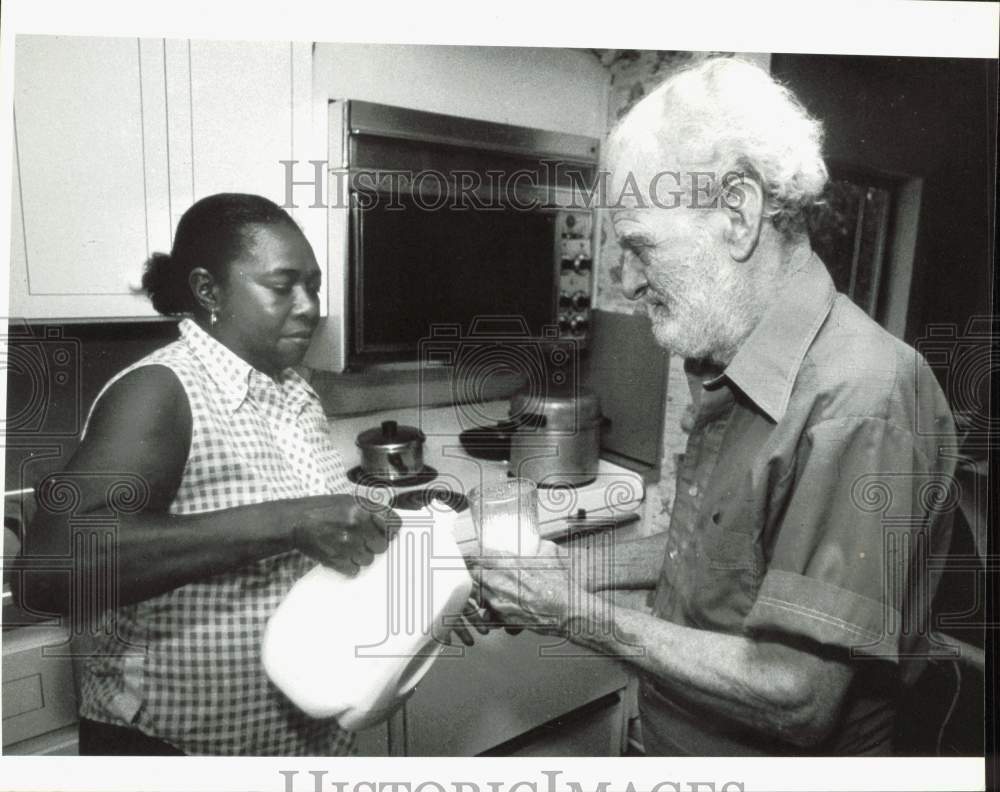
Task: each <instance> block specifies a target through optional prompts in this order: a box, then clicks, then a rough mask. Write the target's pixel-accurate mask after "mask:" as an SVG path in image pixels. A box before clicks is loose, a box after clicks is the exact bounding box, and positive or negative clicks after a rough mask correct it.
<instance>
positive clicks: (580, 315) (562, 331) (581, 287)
mask: <svg viewBox="0 0 1000 792" xmlns="http://www.w3.org/2000/svg"><path fill="white" fill-rule="evenodd" d="M593 236H594V224H593V216H592V214H591V213H590V212H587V211H571V210H562V211H560V212H559V213H558V215H557V218H556V259H557V264H558V270H559V335H560V336H561V337H563V338H576V339H579V340H583V339H585V338H586V337H587V334H588V330H589V328H590V308H591V304H592V302H593V290H594V259H593Z"/></svg>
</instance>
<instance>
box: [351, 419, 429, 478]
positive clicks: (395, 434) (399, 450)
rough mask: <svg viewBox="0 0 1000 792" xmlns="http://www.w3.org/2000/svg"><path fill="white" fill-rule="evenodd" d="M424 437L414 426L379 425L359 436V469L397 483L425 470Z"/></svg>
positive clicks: (385, 422)
mask: <svg viewBox="0 0 1000 792" xmlns="http://www.w3.org/2000/svg"><path fill="white" fill-rule="evenodd" d="M425 439H426V438H425V437H424V433H423V432H421V431H420V430H419V429H417V428H416V427H415V426H400V425H399V424H397V423H396V422H395V421H382V425H381V426H376V427H374V428H373V429H367V430H365V431H364V432H362V433H361V434H359V435H358V437H357V440H356V441H355V445H357V447H358V448H360V449H361V468H362V470H364V472H365V474H366V475H369V476H375V477H377V478H381V479H386V480H388V481H396V480H398V479H405V478H409V477H411V476H415V475H417V474H419V473H422V472H423V470H424V440H425Z"/></svg>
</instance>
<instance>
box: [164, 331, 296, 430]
mask: <svg viewBox="0 0 1000 792" xmlns="http://www.w3.org/2000/svg"><path fill="white" fill-rule="evenodd" d="M178 328H179V330H180V334H181V339H182V340H183V341H184V343H186V344H187V345H188V347H189V348H190V349H191V352H192V354H193V355H194V356H195V357H196V358H198V360H200V361H201V362H202V363H204V364H205V369H206V371H208V376H209V377H210V378H211V380H212V382H213V383H214V384H215V386H216V387H217V388H218V389H219V392H220V393H221V394H222V398H223V400H224V401H225V403H226V406H227V408H228V409H229V410H230V411H231V412H236V410H238V409H239V408H240V406H241V405H242V404H243V402H244V401H245V400H246V398H247V396H248V395H251V396H253V397H254V398H255V399H256V400H258V401H260V400H262V399H263V398H264V396H265V394H266V393H267V392H268V391H273V390H275V389H276V390H277V391H278V395H279V398H280V399H282V400H285V402H286V404H287V405H288V406H295V407H300V406H301V405H303V404H305V402H306V401H308V400H309V399H310V398H312V397H313V396H314V391H313V389H312V387H311V386H310V385H309V383H308V382H306V380H305V379H304V378H303V377H302V376H300V375H299V374H298V372H296V371H295V369H291V368H287V369H285V370H284V371H282V372H281V375H280V377H279V381H278V382H275V381H274V380H272V379H271V378H270V377H269V376H267V375H266V374H264V373H263V372H262V371H258V370H257V369H255V368H254V367H253V366H251V365H250V364H249V363H247V362H246V361H245V360H244V359H243V358H241V357H240V356H239V355H237V354H236V353H235V352H233V351H232V350H231V349H230V348H229V347H227V346H226V345H225V344H221V343H219V342H218V341H216V340H215V339H214V338H213V337H212V336H211V335H209V334H208V333H206V332H205V331H204V330H203V329H202V328H201V327H200V326H199V325H198V324H197V322H195V321H193V320H192V319H182V320H181V322H180V324H179V325H178Z"/></svg>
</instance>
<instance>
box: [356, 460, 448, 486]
mask: <svg viewBox="0 0 1000 792" xmlns="http://www.w3.org/2000/svg"><path fill="white" fill-rule="evenodd" d="M437 475H438V472H437V470H435V469H434V468H432V467H431V466H430V465H424V469H423V470H421V471H420V472H419V473H414V474H413V475H412V476H405V477H404V478H395V479H387V478H382V477H381V476H375V475H372V474H371V473H365V471H364V468H362V467H361V465H358V466H357V467H352V468H351V469H350V470H348V471H347V480H348V481H350V482H351V483H352V484H360V485H361V486H363V487H415V486H417V485H418V484H426V483H428V482H430V481H433V480H434V479H436V478H437Z"/></svg>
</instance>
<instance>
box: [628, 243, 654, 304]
mask: <svg viewBox="0 0 1000 792" xmlns="http://www.w3.org/2000/svg"><path fill="white" fill-rule="evenodd" d="M648 286H649V282H648V281H647V280H646V268H645V267H644V266H643V265H642V262H641V261H638V260H637V259H636V257H635V256H631V255H629V254H625V256H624V257H623V260H622V293H623V294H624V295H625V297H626V298H627V299H629V300H638V299H639V298H640V297H642V295H644V294H645V293H646V289H647V288H648Z"/></svg>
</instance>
